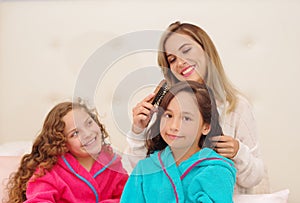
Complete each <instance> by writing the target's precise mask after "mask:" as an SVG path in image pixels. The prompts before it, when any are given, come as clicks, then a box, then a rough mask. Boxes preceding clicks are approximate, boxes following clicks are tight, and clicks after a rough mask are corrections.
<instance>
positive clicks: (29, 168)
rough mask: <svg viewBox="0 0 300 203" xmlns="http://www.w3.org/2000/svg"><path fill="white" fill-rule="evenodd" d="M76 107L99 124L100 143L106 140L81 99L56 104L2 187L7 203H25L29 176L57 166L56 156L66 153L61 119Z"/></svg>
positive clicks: (96, 116)
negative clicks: (30, 147) (16, 167)
mask: <svg viewBox="0 0 300 203" xmlns="http://www.w3.org/2000/svg"><path fill="white" fill-rule="evenodd" d="M78 108H83V109H84V110H85V111H86V112H87V113H88V114H89V115H90V116H91V117H92V119H93V120H94V121H95V122H96V123H97V124H98V125H99V127H100V130H101V132H102V136H103V140H104V139H105V138H108V133H107V131H106V130H105V128H104V126H103V125H102V124H101V123H100V121H99V119H98V114H97V112H96V110H95V109H89V108H88V107H87V106H86V105H85V104H84V102H83V101H82V100H78V102H74V103H73V102H62V103H59V104H57V105H56V106H55V107H53V108H52V110H51V111H50V112H49V113H48V115H47V116H46V119H45V121H44V124H43V128H42V130H41V132H40V133H39V135H38V136H37V138H36V139H35V141H34V143H33V146H32V149H31V152H30V153H29V154H26V155H24V156H23V157H22V159H21V162H20V166H19V168H18V170H17V171H16V172H14V173H12V174H11V175H10V177H9V182H8V185H7V188H6V189H7V191H8V200H7V203H13V202H14V203H16V202H23V201H25V200H26V187H27V183H28V181H29V180H30V179H31V177H34V178H37V177H41V176H43V175H44V174H45V173H46V171H50V170H51V169H52V168H53V166H54V165H55V164H56V163H57V160H58V157H59V156H60V155H63V154H65V153H66V152H67V151H68V149H67V146H66V140H67V138H66V136H65V135H64V134H63V131H64V128H65V123H64V122H63V117H64V116H65V115H66V114H67V113H68V112H70V111H71V110H72V109H78ZM37 169H39V170H37ZM37 171H38V172H37Z"/></svg>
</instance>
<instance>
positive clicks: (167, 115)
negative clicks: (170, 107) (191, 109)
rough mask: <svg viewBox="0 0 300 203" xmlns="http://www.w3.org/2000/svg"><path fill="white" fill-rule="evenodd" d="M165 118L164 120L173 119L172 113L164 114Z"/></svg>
mask: <svg viewBox="0 0 300 203" xmlns="http://www.w3.org/2000/svg"><path fill="white" fill-rule="evenodd" d="M163 117H164V118H172V115H171V114H170V113H164V115H163Z"/></svg>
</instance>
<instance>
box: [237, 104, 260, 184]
mask: <svg viewBox="0 0 300 203" xmlns="http://www.w3.org/2000/svg"><path fill="white" fill-rule="evenodd" d="M233 113H234V114H236V115H235V116H236V118H235V119H234V120H235V122H234V123H235V124H234V125H235V127H234V128H235V129H234V135H235V136H234V137H235V138H236V139H237V140H238V141H239V146H240V148H239V151H238V153H237V154H236V156H235V157H234V158H233V160H234V162H235V166H236V168H237V184H238V185H239V186H241V187H244V188H251V187H254V186H255V185H257V184H259V183H260V181H261V180H262V179H263V177H264V175H265V170H264V162H263V160H262V157H261V152H260V148H259V144H258V135H257V130H256V124H255V119H254V115H253V112H252V109H251V106H250V104H249V103H248V102H245V103H243V101H242V102H241V103H240V104H238V107H237V109H236V111H235V112H233Z"/></svg>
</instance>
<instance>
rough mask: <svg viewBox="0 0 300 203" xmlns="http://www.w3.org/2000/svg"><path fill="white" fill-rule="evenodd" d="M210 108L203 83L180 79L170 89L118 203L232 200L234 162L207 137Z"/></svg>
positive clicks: (177, 202)
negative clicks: (142, 154) (218, 151)
mask: <svg viewBox="0 0 300 203" xmlns="http://www.w3.org/2000/svg"><path fill="white" fill-rule="evenodd" d="M212 108H216V106H215V103H214V102H211V99H210V95H209V92H208V90H207V88H206V86H205V85H203V84H199V83H197V82H193V81H184V82H179V83H177V84H175V85H174V86H172V87H171V89H170V90H169V91H168V93H167V94H166V95H165V96H164V97H163V100H162V102H161V104H160V106H159V108H158V112H157V119H156V121H155V122H154V124H153V125H152V126H151V127H150V129H149V130H148V131H147V140H146V147H147V149H148V157H147V158H146V159H144V160H141V161H139V163H138V164H137V166H136V167H135V168H134V170H133V172H132V173H131V175H130V177H129V179H128V181H127V183H126V185H125V188H124V191H123V194H122V197H121V202H124V203H128V202H137V203H143V202H147V203H148V202H153V203H154V202H155V203H159V202H162V203H173V202H174V203H181V202H182V203H183V202H193V203H196V202H203V203H208V202H217V203H218V202H222V203H230V202H233V201H232V197H233V190H234V185H235V178H236V169H235V168H234V163H233V162H232V161H231V160H229V159H227V158H225V157H222V156H220V155H219V154H217V153H216V152H215V151H214V150H213V146H214V143H213V142H209V140H210V138H209V137H206V135H208V134H209V132H210V130H211V126H214V125H213V124H211V121H213V120H214V119H213V118H212V115H213V114H212Z"/></svg>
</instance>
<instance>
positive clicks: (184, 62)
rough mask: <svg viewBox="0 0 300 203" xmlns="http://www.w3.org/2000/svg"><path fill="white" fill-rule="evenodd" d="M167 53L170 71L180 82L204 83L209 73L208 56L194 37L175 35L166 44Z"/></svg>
mask: <svg viewBox="0 0 300 203" xmlns="http://www.w3.org/2000/svg"><path fill="white" fill-rule="evenodd" d="M165 51H166V55H167V61H168V62H169V64H170V69H171V71H172V73H173V74H174V75H175V77H176V78H177V79H178V80H180V81H185V80H193V81H196V82H200V83H203V81H204V78H205V75H206V71H207V62H206V57H205V55H206V54H205V52H204V50H203V49H202V47H201V46H200V44H198V43H197V42H196V41H195V40H193V39H192V37H190V36H188V35H185V34H178V33H173V34H172V35H171V36H170V37H169V38H168V39H167V41H166V43H165Z"/></svg>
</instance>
